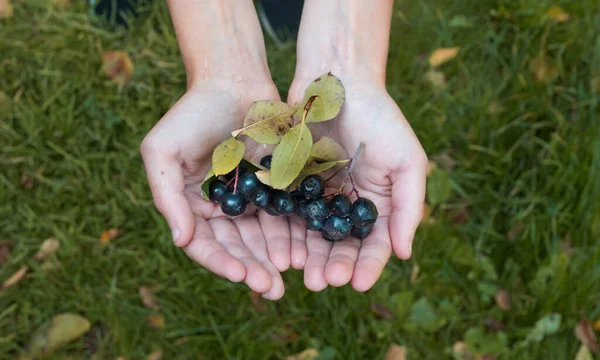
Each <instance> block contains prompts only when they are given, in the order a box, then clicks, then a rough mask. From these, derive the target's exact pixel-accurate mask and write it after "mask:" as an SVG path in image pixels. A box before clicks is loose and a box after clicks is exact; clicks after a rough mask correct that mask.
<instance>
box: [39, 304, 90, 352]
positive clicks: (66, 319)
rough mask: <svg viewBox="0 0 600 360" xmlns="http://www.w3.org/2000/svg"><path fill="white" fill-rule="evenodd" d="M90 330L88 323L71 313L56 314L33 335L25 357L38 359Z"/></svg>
mask: <svg viewBox="0 0 600 360" xmlns="http://www.w3.org/2000/svg"><path fill="white" fill-rule="evenodd" d="M89 329H90V322H89V321H88V320H87V319H86V318H84V317H82V316H80V315H78V314H73V313H63V314H58V315H56V316H54V317H53V318H52V320H50V321H49V322H47V323H45V324H44V325H42V326H40V328H39V329H38V330H37V331H36V332H35V333H34V334H33V337H32V338H31V341H30V343H29V346H28V349H29V351H28V353H27V355H28V356H29V357H30V358H39V357H43V356H46V355H49V354H50V353H52V352H53V351H54V350H56V349H57V348H59V347H60V346H62V345H65V344H68V343H70V342H71V341H73V340H75V339H77V338H79V337H80V336H81V335H83V334H85V333H86V332H87V331H88V330H89Z"/></svg>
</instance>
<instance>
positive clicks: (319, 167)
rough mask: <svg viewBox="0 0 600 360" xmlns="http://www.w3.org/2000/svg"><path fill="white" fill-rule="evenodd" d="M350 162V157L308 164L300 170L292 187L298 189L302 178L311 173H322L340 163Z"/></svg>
mask: <svg viewBox="0 0 600 360" xmlns="http://www.w3.org/2000/svg"><path fill="white" fill-rule="evenodd" d="M348 162H350V160H349V159H348V160H338V161H329V162H326V163H322V164H315V165H307V166H305V167H304V169H302V171H300V174H298V176H297V177H296V178H295V179H294V181H293V182H292V184H291V185H290V188H292V189H296V188H297V187H298V186H300V183H301V182H302V180H304V179H305V178H306V177H307V176H309V175H314V174H320V173H322V172H325V171H327V170H329V169H331V168H333V167H336V166H338V165H344V164H347V163H348Z"/></svg>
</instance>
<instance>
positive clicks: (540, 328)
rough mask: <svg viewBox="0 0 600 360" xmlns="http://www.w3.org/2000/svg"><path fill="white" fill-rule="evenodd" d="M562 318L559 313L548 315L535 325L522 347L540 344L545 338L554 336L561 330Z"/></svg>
mask: <svg viewBox="0 0 600 360" xmlns="http://www.w3.org/2000/svg"><path fill="white" fill-rule="evenodd" d="M561 322H562V316H561V315H560V314H559V313H553V314H550V315H546V316H544V317H542V318H541V319H539V320H538V321H537V322H536V323H535V327H534V328H533V329H531V331H530V332H529V334H528V335H527V338H525V340H524V341H523V342H522V343H521V346H527V345H529V344H530V343H539V342H541V341H542V340H544V337H546V336H548V335H553V334H556V333H557V332H558V330H559V329H560V324H561Z"/></svg>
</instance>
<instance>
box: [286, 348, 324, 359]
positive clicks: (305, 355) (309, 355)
mask: <svg viewBox="0 0 600 360" xmlns="http://www.w3.org/2000/svg"><path fill="white" fill-rule="evenodd" d="M318 357H319V352H318V351H317V350H316V349H313V348H310V349H306V350H304V351H303V352H301V353H298V354H296V355H290V356H286V358H285V360H314V359H316V358H318Z"/></svg>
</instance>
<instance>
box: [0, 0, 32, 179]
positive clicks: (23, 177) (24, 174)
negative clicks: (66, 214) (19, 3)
mask: <svg viewBox="0 0 600 360" xmlns="http://www.w3.org/2000/svg"><path fill="white" fill-rule="evenodd" d="M0 1H1V0H0ZM21 186H22V187H23V189H25V190H31V189H32V188H33V178H32V177H31V175H29V174H27V173H23V176H21Z"/></svg>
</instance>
